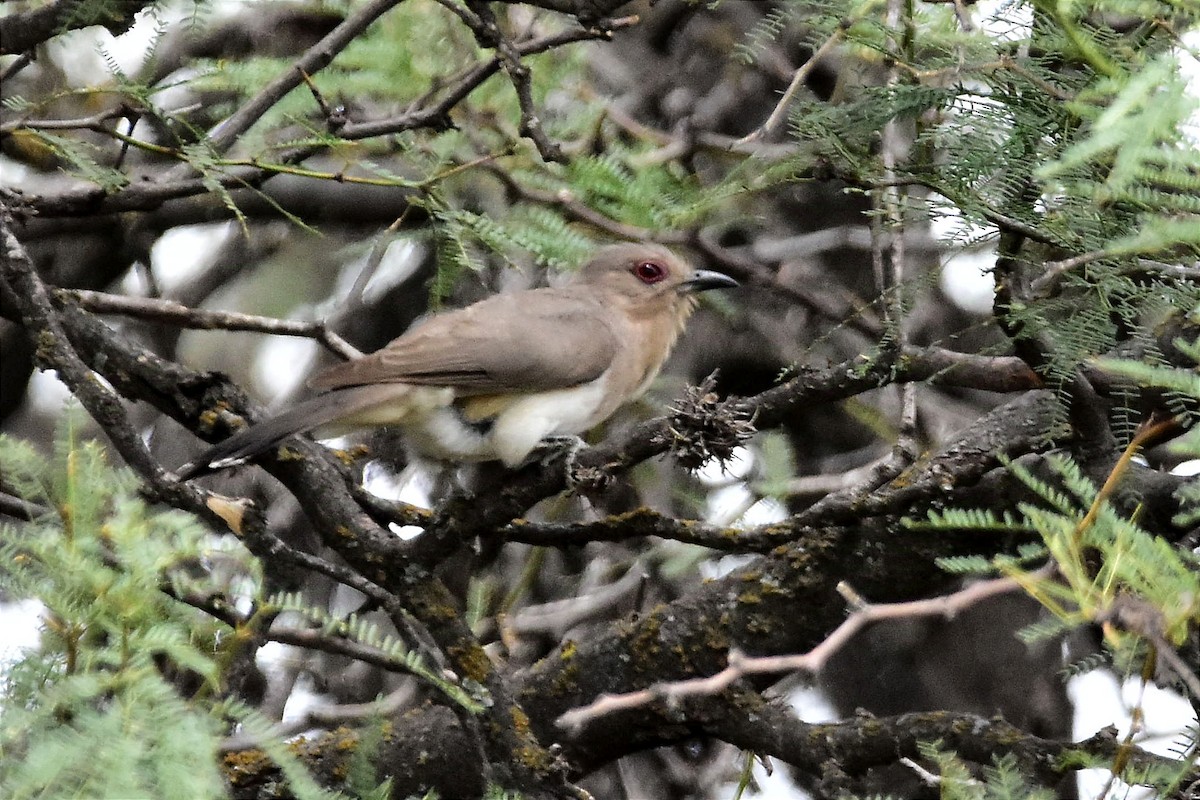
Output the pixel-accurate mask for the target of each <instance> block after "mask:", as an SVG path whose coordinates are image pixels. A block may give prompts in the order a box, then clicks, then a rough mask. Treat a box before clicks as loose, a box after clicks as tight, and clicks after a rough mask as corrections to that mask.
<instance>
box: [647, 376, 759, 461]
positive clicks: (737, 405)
mask: <svg viewBox="0 0 1200 800" xmlns="http://www.w3.org/2000/svg"><path fill="white" fill-rule="evenodd" d="M716 379H717V373H715V372H714V373H713V374H711V375H709V376H708V377H707V378H705V379H704V380H702V381H701V382H700V384H699V385H698V386H690V387H688V389H687V390H686V391H685V392H684V396H683V397H681V398H680V399H679V400H678V401H676V403H675V405H673V406H671V414H670V415H669V417H668V418H667V428H666V431H665V432H663V433H662V434H660V436H661V437H662V441H663V442H664V443H665V444H666V445H667V447H668V449H670V451H671V453H672V454H673V455H674V456H675V457H676V458H677V459H679V463H680V464H682V465H683V466H684V467H685V468H686V469H689V470H696V469H699V468H700V467H701V466H703V465H704V464H705V463H707V462H708V461H709V460H711V459H714V458H715V459H717V461H718V462H719V463H720V464H721V466H722V467H724V466H725V465H726V464H728V463H729V462H730V461H732V460H733V458H734V451H735V450H736V449H737V448H738V447H740V446H741V445H742V444H743V443H744V442H746V441H747V440H749V439H750V437H751V436H753V435H754V434H755V432H756V430H757V429H756V428H755V427H754V420H753V418H752V417H751V415H750V414H749V413H748V412H747V410H746V408H745V406H744V405H743V403H742V401H741V400H740V399H737V398H726V399H724V400H722V399H721V398H720V396H719V395H718V394H717V393H716V391H714V390H715V388H716V384H717V380H716Z"/></svg>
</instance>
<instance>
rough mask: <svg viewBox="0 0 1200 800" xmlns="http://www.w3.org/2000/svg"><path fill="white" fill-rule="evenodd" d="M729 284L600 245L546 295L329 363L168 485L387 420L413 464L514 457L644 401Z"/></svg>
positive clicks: (635, 247)
mask: <svg viewBox="0 0 1200 800" xmlns="http://www.w3.org/2000/svg"><path fill="white" fill-rule="evenodd" d="M731 286H737V282H736V281H734V280H733V279H732V278H729V277H727V276H725V275H722V274H721V273H718V272H710V271H707V270H696V269H693V268H691V267H690V266H688V265H687V264H686V263H685V262H684V261H682V260H681V259H680V258H679V257H678V256H676V255H675V254H674V253H672V252H671V251H669V250H667V249H666V248H663V247H661V246H658V245H655V244H648V243H626V244H617V245H610V246H608V247H605V248H603V249H601V250H599V251H598V252H597V253H596V255H595V256H594V257H593V258H592V259H591V260H590V261H588V262H587V263H586V264H585V265H584V266H583V267H582V268H581V269H580V270H579V272H578V273H577V274H576V275H575V276H574V277H573V279H572V280H571V281H570V282H569V283H568V284H566V285H565V286H561V287H557V288H542V289H528V290H524V291H518V292H511V293H507V294H498V295H494V296H492V297H489V298H486V299H484V300H481V301H480V302H478V303H475V304H474V305H471V306H468V307H466V308H462V309H458V310H455V311H448V312H444V313H440V314H435V315H433V316H431V317H429V318H428V319H427V320H425V321H424V322H422V323H419V324H417V325H416V326H414V327H413V328H411V329H409V330H408V331H407V332H405V333H404V334H403V335H402V336H400V337H399V338H397V339H395V340H393V341H392V342H391V343H389V344H387V345H385V346H384V347H383V348H381V349H379V350H377V351H375V352H374V353H371V354H370V355H366V356H363V357H362V358H358V359H354V360H353V361H347V362H344V363H342V364H337V365H335V366H332V367H330V368H328V369H326V370H324V371H323V372H320V373H318V374H317V375H315V376H314V377H313V378H312V379H311V380H310V381H309V384H310V385H311V386H312V387H313V388H315V389H322V390H326V391H325V392H324V394H319V395H317V396H316V397H313V398H312V399H310V400H306V401H304V402H302V403H300V404H298V405H296V406H294V407H293V408H291V409H289V410H287V411H284V412H283V413H282V414H280V415H279V416H276V417H274V418H271V419H268V420H266V421H264V422H262V423H259V424H257V425H252V426H250V427H248V428H245V429H244V430H242V431H239V432H238V433H236V434H234V435H233V436H231V437H230V438H228V439H226V440H225V441H223V442H220V443H218V444H216V445H214V446H213V447H211V448H209V450H208V451H207V452H205V453H203V454H202V455H201V456H200V457H199V458H198V459H197V460H195V461H194V462H192V463H191V464H188V465H185V466H184V467H183V468H182V470H181V471H180V479H181V480H187V479H188V478H191V477H194V476H196V475H201V474H205V473H207V472H210V471H212V470H216V469H221V468H223V467H226V466H231V465H232V464H235V463H238V462H240V461H242V460H245V459H247V458H250V457H252V456H254V455H257V454H259V453H261V452H263V451H265V450H267V449H268V448H270V447H271V446H273V445H275V444H277V443H279V442H281V441H282V440H284V439H286V438H287V437H289V436H291V435H292V434H296V433H302V432H305V431H311V430H314V429H323V430H330V429H331V428H332V429H334V430H336V431H343V432H344V431H346V430H353V429H355V428H359V427H370V426H381V425H395V426H397V427H398V428H399V429H400V430H401V431H402V432H403V435H404V439H405V442H406V444H407V445H408V447H409V448H410V449H411V450H413V451H415V453H416V454H417V455H419V456H423V457H426V458H432V459H437V460H443V461H455V462H465V461H492V460H499V461H502V462H504V463H505V464H506V465H508V466H510V467H513V466H517V465H519V464H521V463H522V462H524V461H525V460H526V459H527V458H528V457H529V455H530V453H531V452H533V450H534V448H535V447H537V445H538V444H539V443H540V442H541V441H542V440H543V439H545V438H547V437H553V436H574V435H578V434H581V433H583V432H584V431H587V430H588V429H590V428H592V427H593V426H595V425H597V424H599V423H600V422H602V421H604V420H605V419H607V418H608V417H609V416H610V415H611V414H612V413H613V412H614V411H616V410H617V408H619V407H620V406H621V405H622V404H623V403H625V402H627V401H629V400H631V399H633V398H635V397H637V396H638V395H640V394H641V393H642V392H644V391H645V390H646V389H647V388H648V387H649V385H650V383H651V382H652V381H653V380H654V377H655V376H656V375H657V374H658V371H659V369H660V368H661V367H662V365H663V362H664V361H666V359H667V355H668V354H669V353H670V352H671V348H672V346H673V345H674V344H675V340H676V339H677V338H678V337H679V334H680V333H681V332H682V330H683V326H684V323H685V322H686V321H687V319H688V317H689V316H690V315H691V313H692V310H693V309H694V308H695V303H696V301H695V295H696V293H697V292H701V291H705V290H707V289H718V288H723V287H731Z"/></svg>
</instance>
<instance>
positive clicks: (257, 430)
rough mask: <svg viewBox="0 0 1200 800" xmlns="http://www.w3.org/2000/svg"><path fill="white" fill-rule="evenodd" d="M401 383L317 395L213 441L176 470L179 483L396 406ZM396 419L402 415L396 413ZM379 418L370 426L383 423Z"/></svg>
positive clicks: (401, 391) (399, 395) (357, 387)
mask: <svg viewBox="0 0 1200 800" xmlns="http://www.w3.org/2000/svg"><path fill="white" fill-rule="evenodd" d="M407 388H408V387H405V386H403V385H401V384H391V385H380V384H376V385H373V386H352V387H349V388H346V389H337V390H335V391H332V392H326V393H325V394H320V395H317V396H316V397H313V398H310V399H308V400H305V401H304V402H301V403H299V404H298V405H295V406H293V407H292V408H289V409H288V410H287V411H284V412H283V413H281V414H279V415H278V416H275V417H272V418H270V419H268V420H265V421H263V422H260V423H258V424H256V425H251V426H249V427H248V428H244V429H242V430H240V431H238V432H237V433H235V434H234V435H233V436H230V437H229V438H228V439H226V440H224V441H222V442H217V443H216V444H214V445H213V446H212V447H210V448H208V449H207V450H205V451H204V452H203V453H202V454H201V455H200V456H199V457H198V458H196V460H194V461H192V462H190V463H188V464H184V465H183V466H182V467H180V469H179V470H178V474H179V479H180V480H181V481H186V480H190V479H191V478H195V477H198V476H200V475H207V474H209V473H211V472H216V471H217V470H220V469H224V468H226V467H231V466H233V465H234V464H238V463H241V462H242V461H245V460H246V459H248V458H252V457H254V456H256V455H258V454H259V453H262V452H264V451H266V450H268V449H270V448H271V447H272V446H274V445H276V444H278V443H280V442H282V441H283V440H284V439H286V438H288V437H289V436H292V435H293V434H297V433H306V432H308V431H311V430H313V429H315V428H320V427H322V426H327V425H329V424H330V423H335V422H338V421H340V420H345V419H347V418H354V417H355V416H358V415H362V414H363V413H364V412H371V411H372V410H374V409H377V408H379V407H381V406H384V405H386V404H389V403H397V402H399V401H400V398H401V397H402V396H403V395H404V394H405V393H406V389H407ZM396 416H397V417H399V416H402V414H397V415H396ZM383 422H384V420H383V419H380V420H379V421H376V422H375V423H374V424H383Z"/></svg>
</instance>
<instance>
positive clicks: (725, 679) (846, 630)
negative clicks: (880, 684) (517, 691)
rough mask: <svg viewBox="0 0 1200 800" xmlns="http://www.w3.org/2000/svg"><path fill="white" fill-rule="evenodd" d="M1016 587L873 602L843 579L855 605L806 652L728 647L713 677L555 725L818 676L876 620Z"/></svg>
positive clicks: (957, 607) (930, 612)
mask: <svg viewBox="0 0 1200 800" xmlns="http://www.w3.org/2000/svg"><path fill="white" fill-rule="evenodd" d="M1052 569H1053V567H1052V565H1047V566H1046V567H1043V568H1042V569H1041V570H1038V573H1046V575H1047V576H1048V575H1049V574H1051V572H1050V571H1051V570H1052ZM1038 573H1033V574H1038ZM1020 589H1021V584H1019V583H1018V582H1017V581H1016V580H1014V579H1013V578H993V579H991V580H986V581H980V582H978V583H973V584H971V585H970V586H968V587H966V588H965V589H962V590H960V591H957V592H955V593H953V594H949V595H946V596H944V597H935V598H932V599H929V600H914V601H911V602H907V603H886V604H880V605H871V604H869V603H864V602H862V601H861V598H859V597H858V595H857V594H856V593H855V592H854V591H853V590H852V589H850V588H849V587H848V586H847V585H846V584H845V583H844V582H843V583H842V584H839V585H838V590H839V592H841V593H842V594H843V597H849V598H850V601H851V604H853V605H858V607H857V608H855V610H854V611H853V612H852V613H851V614H850V616H849V617H847V618H846V621H845V622H843V623H842V624H841V625H839V626H838V627H837V628H836V629H835V630H834V631H833V633H831V634H829V636H827V637H826V638H825V640H824V641H822V642H821V643H820V644H819V645H817V646H816V647H814V648H813V649H812V650H809V651H808V652H807V653H803V654H799V655H782V656H761V657H753V656H747V655H744V654H743V653H741V652H740V651H737V650H733V649H731V650H730V651H729V666H727V667H726V668H725V669H723V670H721V671H720V672H718V673H716V674H714V675H710V676H707V677H704V678H692V679H690V680H684V681H673V682H669V683H656V684H654V685H652V686H650V687H648V688H646V689H642V690H640V691H636V692H626V693H624V694H615V695H613V694H604V695H601V696H600V697H598V698H597V699H596V700H594V701H593V702H591V703H589V704H588V705H586V706H581V707H579V708H574V709H572V710H570V711H568V712H567V713H565V714H563V715H562V716H560V717H559V718H558V721H557V724H558V726H559V727H560V728H563V729H565V730H569V731H578V730H579V729H580V728H582V727H583V726H584V725H586V724H587V723H589V722H591V721H592V720H595V719H598V718H600V717H603V716H607V715H609V714H614V713H616V712H618V711H627V710H629V709H633V708H640V707H642V706H646V705H649V704H651V703H654V702H656V701H659V700H663V701H666V702H667V703H677V702H678V701H680V700H682V699H684V698H686V697H695V696H712V695H715V694H718V693H719V692H721V691H723V690H725V689H727V688H728V687H729V686H731V685H732V684H733V683H735V682H736V681H738V680H740V679H741V678H744V677H746V676H748V675H770V674H776V673H782V672H796V671H804V672H807V673H809V674H816V673H817V672H819V671H820V670H821V668H822V667H823V666H824V665H825V664H826V662H828V661H829V659H830V658H831V657H832V656H833V654H834V653H836V652H837V651H838V650H840V649H841V648H842V647H844V646H845V645H846V643H847V642H849V641H850V640H851V639H852V638H854V636H855V634H857V633H858V632H859V631H860V630H862V629H863V628H865V627H867V626H868V625H871V624H873V623H875V622H879V621H880V620H893V619H912V618H916V617H944V618H946V619H953V618H954V617H955V616H956V615H958V614H959V613H961V612H962V611H964V610H966V609H968V608H970V607H971V606H974V605H975V604H977V603H979V602H980V601H982V600H984V599H986V598H989V597H995V596H997V595H1001V594H1008V593H1010V592H1015V591H1020Z"/></svg>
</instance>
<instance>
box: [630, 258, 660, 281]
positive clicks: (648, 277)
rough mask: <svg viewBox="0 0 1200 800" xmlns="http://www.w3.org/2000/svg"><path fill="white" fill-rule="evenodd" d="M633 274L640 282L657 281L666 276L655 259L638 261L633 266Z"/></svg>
mask: <svg viewBox="0 0 1200 800" xmlns="http://www.w3.org/2000/svg"><path fill="white" fill-rule="evenodd" d="M633 274H634V275H636V276H637V277H638V280H640V281H641V282H642V283H658V282H659V281H661V280H662V279H663V278H665V277H667V271H666V269H664V268H663V265H662V264H659V263H658V262H657V261H639V262H638V263H637V265H636V266H635V267H634V268H633Z"/></svg>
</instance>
